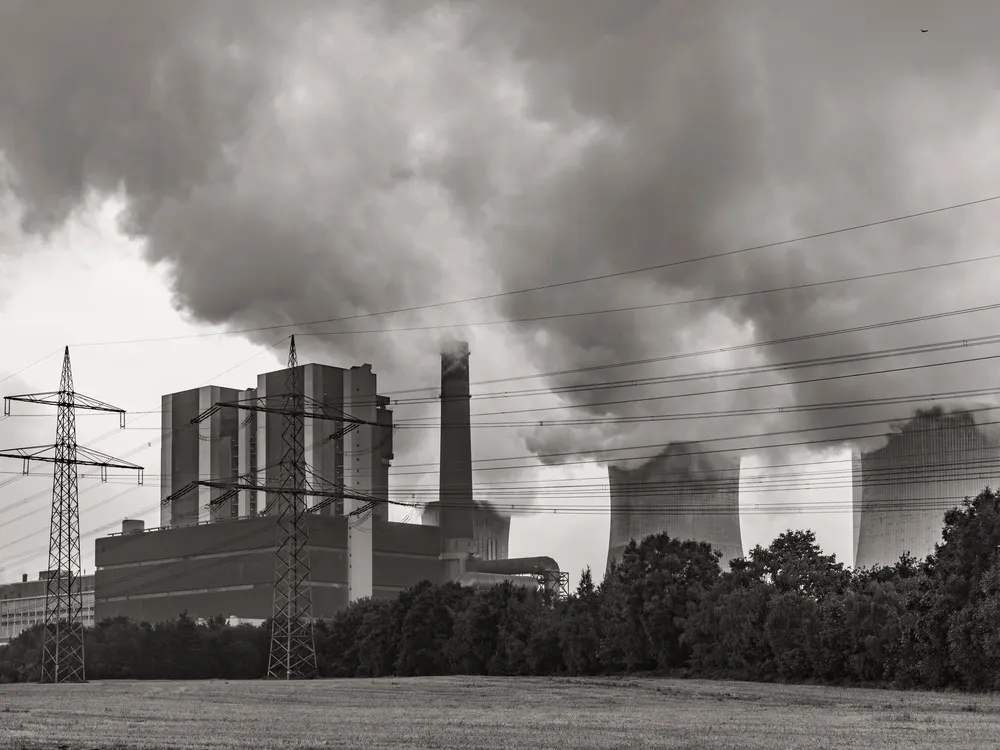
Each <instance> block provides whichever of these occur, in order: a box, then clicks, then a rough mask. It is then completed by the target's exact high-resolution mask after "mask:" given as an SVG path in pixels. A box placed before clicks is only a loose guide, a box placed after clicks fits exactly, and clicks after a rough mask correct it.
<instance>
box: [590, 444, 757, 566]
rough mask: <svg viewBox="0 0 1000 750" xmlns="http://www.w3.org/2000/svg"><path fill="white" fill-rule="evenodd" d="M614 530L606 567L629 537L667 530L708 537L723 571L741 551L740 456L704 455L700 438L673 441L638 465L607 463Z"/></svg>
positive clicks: (677, 536)
mask: <svg viewBox="0 0 1000 750" xmlns="http://www.w3.org/2000/svg"><path fill="white" fill-rule="evenodd" d="M608 482H609V485H610V488H611V533H610V538H609V540H608V563H607V564H608V568H610V567H611V563H612V562H614V561H616V560H618V559H620V558H621V554H622V552H623V551H624V549H625V547H626V546H627V545H628V543H629V541H630V540H631V539H635V540H636V542H640V541H642V539H644V538H645V537H647V536H649V535H651V534H659V533H661V532H666V533H667V534H669V535H670V536H671V537H673V538H675V539H694V540H696V541H700V542H708V543H709V544H711V545H712V548H713V549H714V550H715V551H717V552H721V553H722V559H721V560H720V561H719V563H720V565H721V566H722V569H723V570H728V569H729V561H730V560H732V559H734V558H738V557H742V556H743V541H742V538H741V536H740V456H739V455H738V454H737V455H735V456H734V455H730V454H723V455H721V456H716V455H712V454H706V453H704V452H703V451H702V450H701V447H700V446H699V445H698V444H697V443H671V444H670V445H669V446H667V448H666V449H664V450H663V452H662V453H660V455H658V456H657V457H656V458H654V459H653V460H651V461H649V462H648V463H646V464H644V465H642V466H640V467H638V468H634V469H626V468H622V467H618V466H609V467H608Z"/></svg>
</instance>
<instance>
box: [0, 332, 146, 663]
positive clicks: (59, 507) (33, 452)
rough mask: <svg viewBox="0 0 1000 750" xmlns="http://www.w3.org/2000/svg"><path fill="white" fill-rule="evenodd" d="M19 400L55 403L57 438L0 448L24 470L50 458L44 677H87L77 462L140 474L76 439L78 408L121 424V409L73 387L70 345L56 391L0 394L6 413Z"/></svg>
mask: <svg viewBox="0 0 1000 750" xmlns="http://www.w3.org/2000/svg"><path fill="white" fill-rule="evenodd" d="M14 401H20V402H24V403H31V404H47V405H49V406H56V407H58V411H57V415H56V442H55V444H53V445H38V446H31V447H28V448H13V449H10V450H4V451H0V457H4V458H20V459H22V461H23V462H24V465H23V473H24V474H27V473H28V471H29V468H30V465H31V462H32V461H42V462H46V463H51V464H53V465H54V467H53V477H52V521H51V525H50V528H49V567H48V570H47V571H46V573H45V576H46V583H45V632H44V641H43V646H42V675H41V681H42V682H85V681H86V679H87V676H86V669H85V667H84V651H83V591H82V587H81V581H80V503H79V492H78V484H77V478H78V477H77V467H78V466H96V467H99V468H100V470H101V481H107V478H108V469H111V468H114V469H129V470H135V471H137V472H138V474H139V484H140V485H141V484H142V472H143V469H142V467H141V466H139V465H137V464H133V463H131V462H128V461H123V460H121V459H117V458H113V457H111V456H109V455H107V454H104V453H101V452H100V451H95V450H92V449H89V448H83V447H81V446H78V445H77V444H76V410H77V409H89V410H92V411H103V412H112V413H116V414H118V415H119V424H120V426H121V427H123V428H124V427H125V410H124V409H119V408H118V407H116V406H111V405H110V404H106V403H104V402H103V401H98V400H97V399H93V398H90V397H88V396H84V395H82V394H79V393H76V392H75V390H74V389H73V370H72V367H71V366H70V361H69V347H68V346H67V347H66V350H65V354H64V356H63V366H62V378H61V379H60V382H59V390H58V391H50V392H46V393H28V394H23V395H20V396H6V397H5V398H4V416H5V417H9V416H10V415H11V403H12V402H14Z"/></svg>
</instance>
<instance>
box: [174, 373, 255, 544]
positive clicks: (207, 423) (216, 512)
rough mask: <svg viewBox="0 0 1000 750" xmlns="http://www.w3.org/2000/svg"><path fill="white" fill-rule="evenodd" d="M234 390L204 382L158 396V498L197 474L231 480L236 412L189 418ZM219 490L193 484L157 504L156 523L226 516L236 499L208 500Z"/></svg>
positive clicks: (232, 511) (232, 397) (188, 522)
mask: <svg viewBox="0 0 1000 750" xmlns="http://www.w3.org/2000/svg"><path fill="white" fill-rule="evenodd" d="M241 395H242V394H241V393H240V391H236V390H233V389H231V388H220V387H218V386H204V387H203V388H193V389H191V390H188V391H181V392H179V393H171V394H168V395H166V396H164V397H163V399H162V406H161V427H162V430H163V433H162V434H163V436H164V437H163V440H162V442H161V447H160V462H161V469H160V473H161V475H162V477H163V481H162V483H161V485H160V486H161V500H162V499H164V498H166V497H168V496H169V495H171V494H172V493H174V492H178V491H180V490H181V489H183V488H184V487H186V486H187V485H188V484H190V483H191V482H193V481H196V480H198V479H208V478H212V479H219V480H222V481H226V480H229V479H233V478H234V477H235V475H236V470H237V453H236V450H237V446H238V441H239V429H238V427H239V420H240V419H241V415H240V414H239V413H238V412H237V411H236V410H233V409H223V410H221V411H219V412H217V413H215V414H213V415H212V416H211V417H209V418H208V419H205V420H203V421H202V422H199V423H198V424H192V423H191V420H193V419H195V418H196V417H197V416H198V415H199V414H201V413H202V412H204V411H207V410H208V409H209V408H211V407H212V406H213V405H214V404H216V403H218V402H220V401H234V400H236V399H238V398H240V397H241ZM222 492H223V491H222V490H217V489H210V488H208V487H198V488H195V489H193V490H190V491H189V492H186V493H185V494H184V495H182V496H180V497H178V498H177V499H175V500H174V501H172V502H171V503H169V504H164V505H162V506H161V510H160V524H161V525H163V526H171V525H172V526H190V525H193V524H197V523H206V522H208V521H213V520H219V519H220V518H230V517H232V516H233V515H234V514H235V512H236V510H237V505H236V502H237V501H236V499H235V498H234V499H233V500H232V501H231V502H226V503H224V504H223V505H213V504H212V501H213V500H215V499H216V498H218V497H219V495H220V494H221V493H222Z"/></svg>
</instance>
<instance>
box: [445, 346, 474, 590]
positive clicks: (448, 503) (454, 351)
mask: <svg viewBox="0 0 1000 750" xmlns="http://www.w3.org/2000/svg"><path fill="white" fill-rule="evenodd" d="M469 399H470V394H469V344H468V343H467V342H465V341H456V342H452V343H450V344H446V345H445V346H444V347H443V348H442V350H441V475H440V490H439V495H438V497H439V499H440V501H441V506H440V528H441V551H442V553H444V554H445V555H446V556H448V557H451V556H452V555H456V554H457V555H458V556H459V557H460V558H464V557H466V556H467V555H465V553H467V552H469V551H471V549H472V546H473V539H474V531H473V510H474V508H475V505H474V504H473V499H472V434H471V429H470V426H469ZM460 573H461V571H460V570H459V574H460ZM449 578H450V576H449Z"/></svg>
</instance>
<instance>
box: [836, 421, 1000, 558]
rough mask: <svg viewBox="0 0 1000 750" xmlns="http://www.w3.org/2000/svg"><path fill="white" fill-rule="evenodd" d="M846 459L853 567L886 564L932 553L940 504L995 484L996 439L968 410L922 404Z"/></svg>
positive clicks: (999, 465) (998, 468) (998, 464)
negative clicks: (879, 442)
mask: <svg viewBox="0 0 1000 750" xmlns="http://www.w3.org/2000/svg"><path fill="white" fill-rule="evenodd" d="M852 467H853V471H852V474H853V477H852V479H853V481H852V485H853V487H852V494H853V533H854V539H853V541H854V567H855V568H869V567H873V566H876V565H879V566H890V565H894V564H895V563H896V562H898V561H899V558H900V557H901V556H902V555H903V554H904V553H906V552H909V553H910V554H911V555H913V556H914V557H916V558H918V559H923V558H925V557H926V556H927V555H929V554H931V553H932V552H933V551H934V545H935V544H937V543H938V542H940V541H941V538H942V531H943V528H944V514H945V512H946V511H948V510H949V509H951V508H954V507H956V506H958V505H959V504H961V502H962V501H963V500H964V499H965V498H966V497H969V498H972V497H975V496H976V495H978V494H979V493H980V492H982V491H983V489H984V488H985V487H986V486H987V485H989V486H990V487H996V486H997V484H998V478H1000V439H998V436H997V435H996V434H995V433H987V432H985V431H983V430H982V429H980V428H978V427H977V426H976V422H975V419H974V418H973V416H972V415H971V414H970V413H968V412H951V413H945V412H943V411H941V410H931V411H927V412H920V413H918V414H917V416H915V417H914V418H913V419H912V420H911V421H909V422H908V423H906V424H905V425H903V426H902V427H901V428H900V429H899V430H898V431H897V432H895V433H894V434H892V435H890V436H888V442H887V443H886V445H885V446H883V447H881V448H878V449H876V450H870V451H866V452H862V451H860V450H855V451H854V455H853V461H852Z"/></svg>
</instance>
